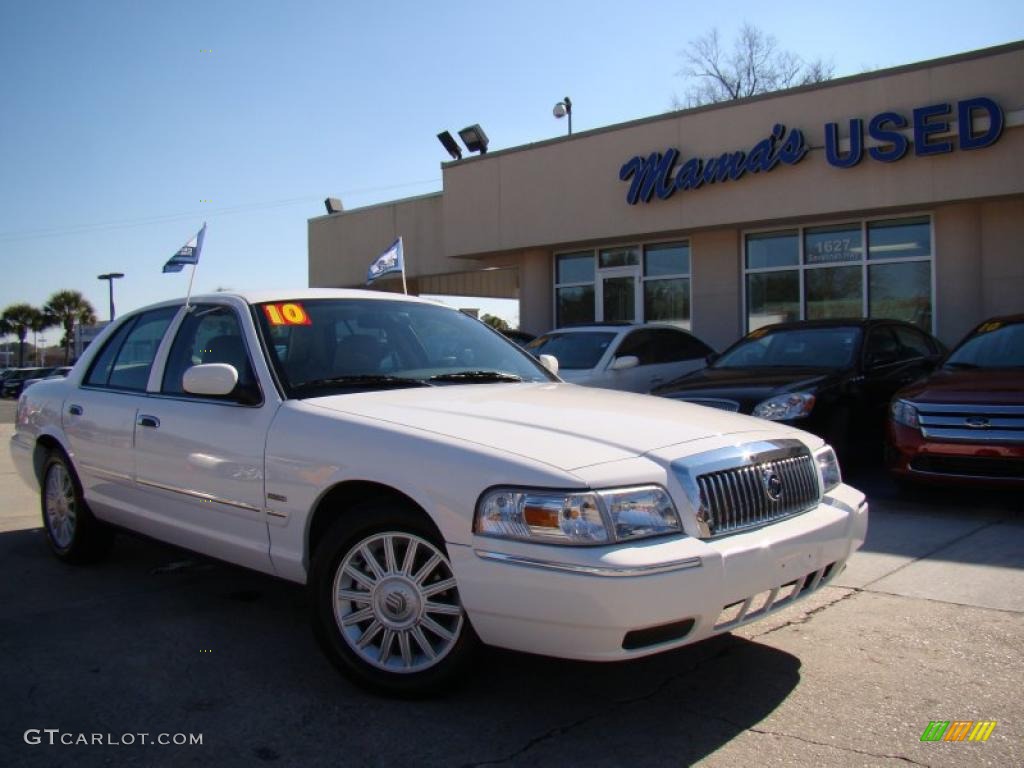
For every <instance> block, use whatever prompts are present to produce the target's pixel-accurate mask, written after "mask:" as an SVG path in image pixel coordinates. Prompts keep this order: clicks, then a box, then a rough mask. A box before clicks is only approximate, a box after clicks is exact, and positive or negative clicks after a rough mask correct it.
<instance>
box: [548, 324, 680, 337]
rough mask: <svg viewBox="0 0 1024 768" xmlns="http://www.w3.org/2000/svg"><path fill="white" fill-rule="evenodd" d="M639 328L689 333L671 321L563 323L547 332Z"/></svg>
mask: <svg viewBox="0 0 1024 768" xmlns="http://www.w3.org/2000/svg"><path fill="white" fill-rule="evenodd" d="M640 328H667V329H669V330H670V331H682V332H683V333H690V331H687V330H686V329H685V328H680V327H679V326H678V325H672V324H671V323H582V324H580V325H563V326H562V327H561V328H552V329H551V330H550V331H547V333H545V334H543V335H544V336H547V335H548V334H549V333H580V332H584V331H632V330H636V329H640Z"/></svg>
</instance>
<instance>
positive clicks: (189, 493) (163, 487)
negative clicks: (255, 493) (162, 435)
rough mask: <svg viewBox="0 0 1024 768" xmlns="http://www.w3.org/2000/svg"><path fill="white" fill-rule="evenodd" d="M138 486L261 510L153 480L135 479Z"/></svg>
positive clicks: (249, 505)
mask: <svg viewBox="0 0 1024 768" xmlns="http://www.w3.org/2000/svg"><path fill="white" fill-rule="evenodd" d="M135 482H137V483H138V484H139V485H148V486H149V487H150V488H159V489H160V490H162V491H170V492H171V493H180V494H181V495H183V496H190V497H192V498H193V499H201V500H202V501H215V502H217V503H218V504H226V505H227V506H229V507H237V508H238V509H245V510H248V511H250V512H262V511H263V510H262V509H260V508H259V507H254V506H253V505H252V504H246V503H245V502H244V501H232V500H231V499H223V498H221V497H220V496H214V495H213V494H212V493H204V492H203V491H193V490H190V489H188V488H175V487H174V486H173V485H164V484H163V483H157V482H154V481H153V480H141V479H139V478H136V479H135Z"/></svg>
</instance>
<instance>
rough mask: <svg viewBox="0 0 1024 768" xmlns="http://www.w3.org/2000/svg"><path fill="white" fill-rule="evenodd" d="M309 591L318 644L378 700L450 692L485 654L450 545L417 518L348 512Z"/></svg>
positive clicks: (385, 509)
mask: <svg viewBox="0 0 1024 768" xmlns="http://www.w3.org/2000/svg"><path fill="white" fill-rule="evenodd" d="M311 588H312V590H313V592H314V605H315V617H314V618H315V626H316V629H317V635H318V637H319V639H320V641H321V644H322V645H323V646H324V647H325V650H326V651H327V652H328V654H329V655H330V657H331V659H332V660H333V661H334V662H335V664H336V665H337V666H338V667H339V668H340V669H341V670H342V671H343V672H344V673H345V674H346V675H348V676H349V677H350V678H351V679H352V680H353V681H354V682H356V683H358V684H359V685H362V686H364V687H367V688H370V689H372V690H375V691H377V692H380V693H386V694H390V695H399V696H422V695H426V694H430V693H433V692H436V691H438V690H441V689H443V688H445V687H448V686H449V685H451V684H452V683H453V682H455V681H456V680H457V679H458V677H459V676H460V673H461V672H462V671H463V670H464V669H465V667H466V665H467V663H468V662H469V660H470V657H471V655H472V652H473V650H474V648H475V647H476V645H477V644H478V641H477V639H476V635H475V633H474V632H473V629H472V627H470V625H469V621H468V619H467V618H466V613H465V610H464V609H463V607H462V603H461V600H460V598H459V590H458V586H457V584H456V582H455V576H454V574H453V572H452V567H451V563H450V561H449V560H448V555H447V553H446V550H445V547H444V544H443V542H442V541H441V539H440V537H439V536H438V535H437V533H436V532H435V531H434V530H433V527H432V526H431V525H430V524H429V522H428V521H427V520H425V519H424V518H423V516H422V514H421V513H418V512H415V511H413V510H410V509H407V508H404V507H400V506H392V505H386V506H381V507H374V508H372V509H371V508H366V507H364V508H360V509H359V510H358V511H357V510H351V511H350V512H349V514H347V515H346V516H345V517H344V518H342V519H341V520H339V521H338V522H337V523H336V524H335V525H334V527H333V528H332V529H331V530H330V531H329V532H328V533H327V535H326V536H325V538H324V540H323V541H322V542H321V543H320V545H319V546H318V547H317V551H316V555H315V557H314V562H313V569H312V574H311Z"/></svg>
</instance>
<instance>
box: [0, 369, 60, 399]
mask: <svg viewBox="0 0 1024 768" xmlns="http://www.w3.org/2000/svg"><path fill="white" fill-rule="evenodd" d="M53 370H54V369H53V368H15V369H14V370H13V371H11V372H10V373H8V374H7V376H6V377H5V378H4V380H3V384H2V385H0V395H2V396H3V397H18V395H20V394H21V390H22V387H24V386H25V381H26V380H27V379H41V378H43V377H44V376H49V375H50V373H52V372H53Z"/></svg>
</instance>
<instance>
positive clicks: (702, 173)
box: [619, 125, 808, 205]
mask: <svg viewBox="0 0 1024 768" xmlns="http://www.w3.org/2000/svg"><path fill="white" fill-rule="evenodd" d="M784 136H785V140H783V137H784ZM779 142H782V143H781V145H780V143H779ZM807 150H808V147H807V144H806V142H805V141H804V135H803V133H802V132H801V131H796V130H794V131H790V133H789V135H788V136H787V135H786V128H785V126H783V125H775V126H774V127H773V128H772V132H771V134H770V135H769V136H767V137H765V138H764V139H762V140H761V141H759V142H757V143H756V144H755V145H754V146H753V147H751V149H750V151H749V152H744V151H742V150H738V151H736V152H724V153H722V154H721V155H718V156H717V157H709V158H707V159H704V160H701V159H699V158H695V157H694V158H690V159H689V160H687V161H686V162H685V163H683V165H682V167H681V168H680V169H679V172H678V173H677V174H676V175H675V176H674V177H673V170H674V168H675V164H676V161H677V160H678V159H679V150H678V149H673V148H670V149H667V150H665V152H664V154H662V153H661V152H652V153H651V154H650V155H648V156H647V157H643V156H642V155H637V156H636V157H633V158H630V159H629V160H628V161H626V163H625V164H624V165H623V166H622V168H620V169H619V179H621V180H622V181H628V182H629V190H628V191H627V192H626V202H627V203H629V204H630V205H636V204H637V203H639V202H644V203H649V202H650V201H651V197H653V196H654V194H655V193H656V194H657V195H658V197H659V198H660V199H662V200H667V199H668V198H670V197H672V195H673V194H675V193H676V192H677V191H679V190H687V189H699V188H700V187H702V186H704V185H705V184H716V183H719V182H726V181H738V180H739V179H741V178H743V175H744V174H746V173H761V172H765V173H767V172H768V171H771V170H772V169H773V168H775V167H776V166H777V165H778V164H779V163H782V164H784V165H796V164H797V163H799V162H800V161H801V160H803V158H804V157H805V156H806V155H807Z"/></svg>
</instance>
